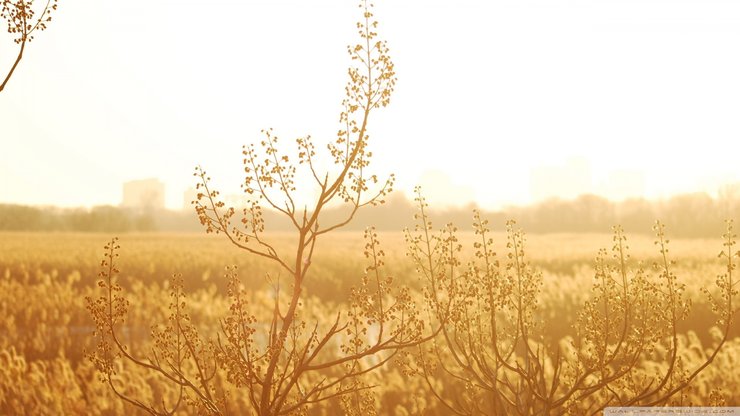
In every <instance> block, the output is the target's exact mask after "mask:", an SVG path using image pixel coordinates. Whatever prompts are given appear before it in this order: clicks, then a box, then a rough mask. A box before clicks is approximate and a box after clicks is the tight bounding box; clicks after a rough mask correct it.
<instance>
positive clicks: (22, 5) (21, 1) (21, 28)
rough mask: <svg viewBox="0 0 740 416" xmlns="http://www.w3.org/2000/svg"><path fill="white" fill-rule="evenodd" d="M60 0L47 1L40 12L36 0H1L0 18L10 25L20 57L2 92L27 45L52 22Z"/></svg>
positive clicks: (6, 77)
mask: <svg viewBox="0 0 740 416" xmlns="http://www.w3.org/2000/svg"><path fill="white" fill-rule="evenodd" d="M57 1H58V0H46V4H45V5H44V7H43V9H41V11H40V12H38V11H37V10H35V9H34V6H33V2H34V0H0V17H2V18H3V20H5V22H6V23H7V25H8V33H10V34H11V36H12V37H13V42H15V44H16V45H19V46H18V55H17V56H16V58H15V61H14V62H13V66H11V67H10V70H9V71H8V74H7V75H6V76H5V79H3V82H2V84H0V92H2V91H3V90H4V89H5V86H6V85H7V84H8V81H10V77H11V76H13V73H14V72H15V69H16V68H17V67H18V64H19V63H20V62H21V59H23V52H24V51H25V49H26V44H27V43H29V42H31V41H32V40H33V37H34V33H35V32H37V31H38V32H41V31H44V30H46V28H47V26H48V24H49V22H51V14H52V11H54V10H56V9H57Z"/></svg>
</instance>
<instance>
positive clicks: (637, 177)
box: [603, 170, 645, 201]
mask: <svg viewBox="0 0 740 416" xmlns="http://www.w3.org/2000/svg"><path fill="white" fill-rule="evenodd" d="M604 191H605V194H604V195H603V196H605V197H607V198H609V199H611V200H615V201H621V200H625V199H628V198H639V197H644V196H645V173H643V172H641V171H628V170H620V171H615V172H611V173H610V174H609V178H608V179H607V182H606V184H605V186H604Z"/></svg>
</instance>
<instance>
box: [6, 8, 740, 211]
mask: <svg viewBox="0 0 740 416" xmlns="http://www.w3.org/2000/svg"><path fill="white" fill-rule="evenodd" d="M376 6H377V11H378V14H379V15H381V16H383V19H382V21H381V25H382V31H383V33H384V36H385V38H387V39H388V40H389V46H390V47H391V51H392V53H393V56H394V57H395V62H396V66H397V72H398V76H399V83H398V88H397V91H396V94H395V96H394V100H393V103H392V104H391V106H390V108H389V109H388V110H387V111H384V112H382V113H380V114H379V116H378V117H377V119H376V120H375V121H374V122H373V129H372V131H371V144H370V146H371V148H372V150H373V151H374V153H375V155H376V157H375V158H374V166H375V167H374V171H375V172H378V173H381V174H382V173H389V172H395V173H396V175H397V177H398V180H399V182H398V187H397V188H400V189H401V190H403V191H405V192H409V191H410V190H411V189H412V188H413V186H414V185H416V184H417V183H425V182H430V181H428V180H425V178H427V179H428V178H429V177H430V176H431V177H434V176H435V175H436V176H437V177H439V178H443V179H440V180H439V181H436V182H437V183H443V182H444V183H447V185H448V186H450V188H449V189H450V191H449V192H448V191H446V190H445V188H441V189H437V190H430V195H433V197H432V198H431V199H432V202H434V203H437V204H441V205H444V204H449V205H464V204H467V203H469V202H471V201H475V202H476V203H478V204H479V205H482V206H486V207H494V206H500V205H502V204H507V203H527V202H531V201H532V200H533V199H535V198H533V192H532V191H533V189H532V188H533V187H532V183H531V182H532V174H533V171H536V170H537V169H540V168H542V167H547V166H556V167H557V166H563V165H566V164H567V163H569V162H568V161H569V160H571V159H573V158H577V159H583V160H586V161H587V162H588V165H589V169H590V172H591V174H592V178H591V182H592V188H593V189H591V191H592V192H595V193H597V194H602V195H604V196H607V197H619V195H617V194H616V193H615V192H616V191H614V190H611V189H610V187H609V186H607V185H606V184H608V183H609V180H610V179H609V178H610V177H612V176H613V175H614V174H615V172H616V173H619V172H638V173H640V174H642V175H644V178H645V183H644V194H645V196H647V197H660V196H664V195H667V194H670V193H675V192H685V191H696V190H704V191H708V192H715V191H716V189H717V187H718V186H719V185H720V184H723V183H730V182H734V181H738V180H740V167H738V166H739V165H738V164H737V158H738V156H737V154H738V153H737V151H738V150H740V146H738V145H737V143H738V137H740V125H739V124H738V123H737V119H738V114H740V75H738V74H740V53H738V51H739V50H740V48H739V47H740V3H738V2H734V1H720V0H683V1H665V0H663V1H659V0H640V1H637V0H635V1H624V0H619V1H552V0H541V1H524V0H511V1H454V2H453V1H426V2H422V1H403V2H379V3H378V4H377V5H376ZM355 8H356V5H355V2H352V1H344V0H341V1H340V0H334V1H329V0H323V1H311V2H306V1H297V0H295V1H294V0H291V1H287V0H286V1H250V2H242V1H227V0H210V1H208V2H203V1H174V0H156V1H152V0H146V1H145V0H128V1H125V2H107V1H106V2H103V1H99V0H76V1H74V2H66V3H65V4H64V8H63V9H60V10H59V12H58V13H57V14H56V15H55V17H54V19H55V20H54V24H53V25H52V26H51V27H50V29H49V31H48V32H45V33H43V36H39V37H38V39H36V40H34V41H33V42H32V43H31V44H30V46H29V48H28V50H27V52H26V54H25V56H24V59H23V61H22V63H21V65H20V67H19V69H18V71H17V73H16V74H15V75H14V78H13V80H12V82H11V83H10V84H9V85H8V87H7V88H6V90H5V91H4V92H3V95H2V96H0V143H1V144H2V151H1V152H0V202H1V203H22V204H55V205H63V206H75V205H96V204H118V203H119V202H120V201H121V184H122V183H123V182H126V181H128V180H132V179H141V178H147V177H157V178H159V179H161V180H162V181H164V182H165V183H166V185H167V203H168V205H169V206H171V207H174V208H179V207H180V206H181V204H182V202H181V201H182V192H183V191H184V190H185V189H186V188H188V187H189V186H192V185H193V183H194V182H193V181H192V180H191V179H192V176H191V173H192V169H193V167H194V166H195V165H197V164H202V165H203V166H204V167H205V168H206V169H207V170H208V171H209V173H210V174H211V175H212V176H213V177H214V179H216V180H217V181H218V182H219V183H221V184H222V185H223V186H222V187H221V188H222V189H223V190H224V191H225V192H228V191H230V190H231V191H233V192H237V191H238V189H239V183H240V182H241V180H242V172H241V164H240V160H241V154H240V149H241V145H242V144H244V143H248V142H250V141H254V140H257V139H258V138H259V131H260V129H262V128H267V127H273V128H274V129H275V132H276V133H277V134H278V135H279V136H280V137H281V138H282V140H283V141H289V140H290V141H292V140H293V139H294V138H295V137H297V136H301V135H305V134H311V135H312V136H313V137H314V138H315V139H316V140H317V142H320V141H321V140H330V139H332V138H333V137H334V134H335V131H336V130H337V128H338V124H337V118H338V113H339V110H340V107H339V100H338V98H337V97H341V94H342V92H343V88H344V83H345V78H346V71H345V69H344V68H346V67H347V65H348V63H349V62H348V59H347V57H346V54H345V49H346V45H347V39H351V38H352V36H353V34H354V33H353V31H354V28H353V27H352V25H351V24H347V22H352V21H353V18H354V14H355V13H356V10H355ZM3 44H4V45H6V44H8V43H7V42H5V43H3ZM12 55H13V54H12V53H10V51H8V50H0V65H2V66H3V67H4V66H7V64H8V62H9V61H10V60H11V59H13V58H14V56H12ZM440 175H441V176H440ZM431 182H435V181H431ZM425 184H426V183H425ZM452 189H454V192H452Z"/></svg>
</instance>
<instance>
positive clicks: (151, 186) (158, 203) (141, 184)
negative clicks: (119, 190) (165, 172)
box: [121, 179, 164, 210]
mask: <svg viewBox="0 0 740 416" xmlns="http://www.w3.org/2000/svg"><path fill="white" fill-rule="evenodd" d="M121 206H122V207H124V208H130V209H139V210H162V209H164V183H162V181H160V180H159V179H142V180H137V181H130V182H126V183H124V184H123V202H121Z"/></svg>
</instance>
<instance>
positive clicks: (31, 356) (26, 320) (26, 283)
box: [0, 230, 740, 415]
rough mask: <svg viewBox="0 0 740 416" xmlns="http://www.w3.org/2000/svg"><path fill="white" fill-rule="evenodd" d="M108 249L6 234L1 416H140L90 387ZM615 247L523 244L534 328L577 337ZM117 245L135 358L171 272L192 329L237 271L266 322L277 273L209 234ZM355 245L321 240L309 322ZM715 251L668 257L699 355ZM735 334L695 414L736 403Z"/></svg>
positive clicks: (702, 384)
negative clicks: (90, 300)
mask: <svg viewBox="0 0 740 416" xmlns="http://www.w3.org/2000/svg"><path fill="white" fill-rule="evenodd" d="M668 233H669V234H670V230H668ZM472 238H473V235H472V233H471V234H462V235H461V236H460V240H461V243H462V244H463V245H468V243H469V242H470V241H471V240H472ZM108 239H109V236H107V235H102V234H63V233H58V234H56V233H55V234H51V233H50V234H42V233H2V234H0V414H50V415H51V414H130V413H131V412H134V413H135V411H134V410H135V409H133V408H131V407H128V406H127V405H124V404H123V403H122V402H121V401H119V400H118V399H117V398H115V397H114V396H113V393H112V392H110V391H109V389H107V388H106V386H104V385H103V384H102V383H101V382H99V381H98V377H97V375H96V370H95V368H94V366H93V365H92V364H91V363H90V362H89V361H88V360H86V359H85V358H84V355H85V352H86V351H89V350H90V349H91V348H92V346H93V344H92V342H93V338H92V330H93V323H92V320H91V318H90V316H89V314H88V312H87V310H86V309H85V297H86V296H91V294H92V293H93V292H94V290H95V282H96V279H97V273H98V271H99V266H100V264H99V263H100V258H101V256H102V247H103V245H104V244H105V242H106V241H107V240H108ZM380 239H381V244H382V245H383V247H384V249H385V251H386V259H385V262H386V266H387V272H388V273H389V274H390V275H393V276H394V277H395V279H396V281H397V282H399V283H400V284H404V285H408V286H410V287H412V288H415V287H419V280H420V279H419V277H418V276H417V274H416V272H415V270H414V267H413V265H412V264H411V262H410V261H408V259H407V258H406V248H405V243H404V239H403V235H402V234H401V233H384V234H383V233H381V235H380ZM273 241H279V243H278V244H277V245H276V248H277V249H278V250H280V249H281V248H282V249H285V250H286V252H290V250H289V249H290V243H291V242H290V240H289V236H288V235H276V236H275V237H274V239H273ZM494 241H495V243H496V244H497V245H499V246H500V247H501V251H504V246H503V244H504V241H505V236H504V235H503V234H496V235H495V236H494ZM611 242H612V237H611V235H610V234H582V235H580V234H579V235H575V234H551V235H532V236H528V237H527V246H526V255H527V256H528V258H529V260H530V261H531V263H532V265H533V266H534V268H535V269H536V270H539V271H541V272H542V275H543V289H542V296H541V299H540V304H539V310H540V313H541V314H540V315H539V317H538V319H541V320H542V322H543V325H544V328H545V333H546V334H548V336H551V337H563V336H566V335H569V334H571V333H572V328H571V326H572V325H573V323H574V322H575V318H576V313H577V311H578V310H579V308H580V307H581V305H582V304H583V302H584V301H585V299H586V298H587V296H588V289H589V287H590V285H591V282H592V278H593V274H594V267H593V264H594V257H595V256H596V253H597V250H598V249H599V248H601V247H606V248H608V247H610V245H611ZM628 243H629V246H630V254H631V259H630V260H629V261H630V262H631V264H633V265H635V264H637V262H639V261H642V262H644V263H645V264H650V263H652V262H653V261H655V260H657V258H658V253H657V251H656V250H655V247H654V244H653V238H650V237H646V236H629V240H628ZM120 244H121V246H122V248H121V250H120V254H121V260H120V262H119V268H120V270H121V274H120V282H121V284H122V286H124V288H125V290H126V291H127V294H128V298H129V300H130V301H131V306H130V308H129V310H130V312H129V318H128V320H127V324H128V328H129V329H128V332H126V334H125V336H126V337H127V339H128V340H129V341H130V342H131V345H132V347H133V348H141V349H145V348H146V345H147V343H148V342H149V335H148V334H149V327H150V325H151V324H153V323H156V322H162V321H165V320H166V313H167V310H166V309H167V300H166V298H167V290H166V289H165V288H166V283H165V282H166V281H167V279H168V278H169V277H170V276H171V275H172V274H173V273H181V274H182V276H183V280H184V286H185V289H186V290H187V291H188V292H189V293H190V295H189V302H190V309H191V315H192V319H193V322H194V323H195V324H196V325H197V326H199V327H201V328H203V330H204V331H205V332H206V333H209V332H213V331H215V329H216V327H217V326H218V322H219V321H218V320H219V319H220V318H221V317H222V316H223V315H224V313H225V312H226V310H227V309H228V303H227V300H226V297H225V292H226V281H225V278H224V276H223V275H224V267H225V266H229V265H238V266H239V270H240V276H241V279H242V282H243V283H244V284H245V286H246V287H247V289H248V290H249V291H250V293H251V294H252V295H251V296H252V307H253V308H255V309H257V310H256V311H255V312H254V313H255V315H257V316H259V315H260V312H264V313H269V311H270V308H271V302H272V301H271V298H272V293H273V291H272V289H271V287H274V285H275V283H276V282H278V281H281V279H282V278H283V277H282V276H280V273H279V271H278V270H277V269H276V268H275V267H274V266H272V265H270V264H268V263H266V262H264V261H260V260H259V259H257V258H255V257H254V256H250V255H248V254H245V253H244V252H242V251H240V250H238V249H237V248H234V247H232V246H231V245H229V244H228V242H226V241H225V240H224V239H222V238H218V237H217V236H212V235H200V234H197V235H196V234H193V235H191V234H125V235H121V236H120ZM363 244H364V242H363V239H362V234H361V233H354V232H344V233H338V234H333V235H330V236H327V237H326V238H323V239H321V240H320V241H319V242H318V245H319V246H318V247H317V250H316V254H315V255H314V259H313V263H314V265H313V268H312V270H311V273H310V276H309V281H307V282H305V287H306V292H305V293H304V304H305V308H306V310H307V311H308V316H310V317H313V319H316V320H319V319H321V317H322V316H326V317H328V316H330V315H332V314H333V313H335V311H336V310H338V309H341V307H342V305H343V304H344V303H345V302H346V300H347V298H348V294H349V292H350V290H351V288H352V287H353V286H357V285H358V284H359V282H360V280H361V277H362V275H363V271H364V267H365V266H366V261H365V259H364V256H363V252H362V250H363ZM721 248H722V246H721V241H720V240H719V239H716V240H699V239H679V240H675V241H671V244H670V250H671V251H670V255H671V257H672V258H673V259H674V260H676V262H677V264H676V266H675V269H674V271H675V272H676V274H677V275H678V278H679V280H680V281H682V282H683V283H685V284H686V293H687V296H688V297H689V298H691V299H692V303H693V308H692V312H691V314H690V315H689V317H688V318H687V319H686V320H685V321H684V322H682V324H681V327H680V330H681V332H682V334H683V338H682V339H683V340H684V342H685V343H686V345H687V346H688V347H689V348H688V349H687V351H694V352H695V353H696V355H697V356H696V357H697V358H698V357H700V356H701V355H702V349H703V348H707V346H708V345H710V344H711V343H712V340H713V338H712V335H711V333H710V332H711V330H710V328H711V327H712V325H713V319H714V318H713V316H712V315H711V312H710V310H709V307H708V305H707V302H706V299H705V297H704V295H703V294H702V293H701V292H700V287H702V286H710V285H711V284H712V283H713V282H714V280H715V278H716V275H718V274H720V273H722V272H723V264H722V262H721V260H720V259H718V256H717V254H718V253H719V252H720V250H721ZM260 309H261V310H260ZM309 320H310V319H309ZM733 331H734V334H733V337H732V340H731V342H730V343H729V344H728V345H727V346H726V348H725V349H724V350H723V351H722V352H721V353H720V355H719V356H718V359H717V360H715V362H714V363H713V364H712V365H711V366H710V368H709V369H708V370H707V371H705V372H704V373H702V374H701V375H700V377H699V378H697V380H695V382H694V383H693V384H692V387H691V393H690V394H689V398H690V399H691V400H693V403H694V404H705V402H706V400H708V395H709V392H710V391H711V390H712V389H721V392H722V395H723V397H724V399H725V401H726V403H728V404H734V405H738V404H740V371H738V361H740V338H738V330H737V325H735V328H734V330H733ZM691 358H692V357H691V356H687V357H686V361H687V362H689V363H690V361H691ZM656 365H660V364H659V363H657V364H656ZM119 377H123V378H125V381H126V383H127V384H128V385H129V386H130V388H131V391H132V392H134V393H135V394H138V395H139V396H141V397H142V398H143V399H146V398H155V397H159V396H162V395H163V396H167V394H169V393H168V392H167V391H166V390H161V389H162V387H159V385H158V384H157V383H156V380H155V379H152V378H148V376H147V375H146V374H145V373H142V372H140V370H137V369H136V368H131V369H129V371H127V372H121V373H120V375H119ZM373 377H374V380H376V381H378V384H380V386H379V387H377V388H376V389H375V390H374V391H375V403H376V405H377V409H378V412H379V413H380V414H395V415H406V414H446V413H445V411H444V409H442V408H440V407H439V405H438V404H437V403H435V401H434V400H433V398H432V397H430V395H429V394H428V392H426V390H425V386H424V385H423V383H422V382H421V381H420V380H417V379H414V378H409V377H406V376H403V375H402V374H401V372H400V371H399V370H398V369H397V368H396V367H395V366H394V365H393V364H392V363H389V364H388V365H386V366H384V367H383V368H382V369H381V371H380V372H379V373H378V374H375V375H374V376H373ZM170 393H172V392H170ZM236 403H241V404H242V405H244V407H243V408H242V409H246V408H247V404H246V402H244V401H239V400H238V399H237V400H236ZM336 406H337V405H336V403H333V402H329V403H328V404H324V405H321V406H318V407H316V408H313V409H312V410H311V414H334V412H336V411H337V409H338V407H336Z"/></svg>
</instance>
